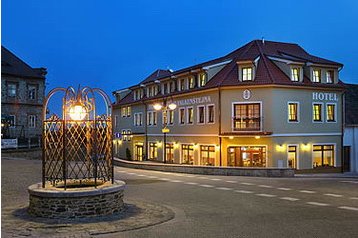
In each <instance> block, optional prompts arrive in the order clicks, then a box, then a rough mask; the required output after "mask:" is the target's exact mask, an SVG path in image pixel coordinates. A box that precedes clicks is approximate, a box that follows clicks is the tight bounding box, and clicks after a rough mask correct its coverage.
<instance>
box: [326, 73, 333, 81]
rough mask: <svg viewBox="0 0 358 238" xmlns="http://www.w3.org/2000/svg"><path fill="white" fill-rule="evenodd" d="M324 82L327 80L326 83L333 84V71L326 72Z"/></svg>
mask: <svg viewBox="0 0 358 238" xmlns="http://www.w3.org/2000/svg"><path fill="white" fill-rule="evenodd" d="M326 80H327V83H333V80H334V71H333V70H327V72H326Z"/></svg>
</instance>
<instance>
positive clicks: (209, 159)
mask: <svg viewBox="0 0 358 238" xmlns="http://www.w3.org/2000/svg"><path fill="white" fill-rule="evenodd" d="M200 160H201V165H211V166H213V165H215V146H211V145H209V146H208V145H201V146H200Z"/></svg>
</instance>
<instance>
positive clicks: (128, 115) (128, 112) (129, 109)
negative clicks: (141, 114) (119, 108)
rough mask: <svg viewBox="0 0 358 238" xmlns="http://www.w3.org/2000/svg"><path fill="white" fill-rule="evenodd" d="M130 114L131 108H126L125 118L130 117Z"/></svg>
mask: <svg viewBox="0 0 358 238" xmlns="http://www.w3.org/2000/svg"><path fill="white" fill-rule="evenodd" d="M131 113H132V109H131V107H127V117H130V116H131Z"/></svg>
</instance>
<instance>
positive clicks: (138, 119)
mask: <svg viewBox="0 0 358 238" xmlns="http://www.w3.org/2000/svg"><path fill="white" fill-rule="evenodd" d="M142 123H143V115H142V113H141V112H137V113H134V126H141V125H142Z"/></svg>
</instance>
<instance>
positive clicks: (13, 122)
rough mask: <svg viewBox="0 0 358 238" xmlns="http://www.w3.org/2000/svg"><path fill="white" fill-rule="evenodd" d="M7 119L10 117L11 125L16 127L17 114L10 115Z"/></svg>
mask: <svg viewBox="0 0 358 238" xmlns="http://www.w3.org/2000/svg"><path fill="white" fill-rule="evenodd" d="M7 119H8V123H9V127H15V126H16V116H15V115H9V116H8V117H7Z"/></svg>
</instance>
